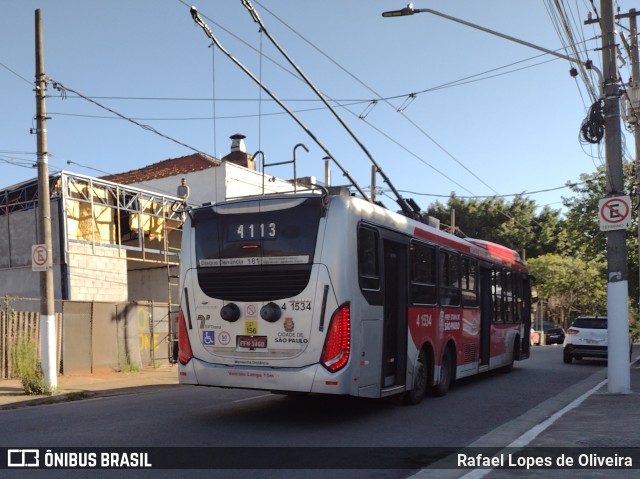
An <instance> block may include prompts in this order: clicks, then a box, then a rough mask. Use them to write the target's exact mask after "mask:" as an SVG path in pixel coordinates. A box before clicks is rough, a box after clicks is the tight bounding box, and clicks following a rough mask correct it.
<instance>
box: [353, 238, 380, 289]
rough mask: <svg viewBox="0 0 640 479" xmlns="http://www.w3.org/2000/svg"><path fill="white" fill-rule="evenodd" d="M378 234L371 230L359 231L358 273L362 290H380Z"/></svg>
mask: <svg viewBox="0 0 640 479" xmlns="http://www.w3.org/2000/svg"><path fill="white" fill-rule="evenodd" d="M379 265H380V262H379V259H378V232H377V231H375V230H372V229H369V228H360V230H359V231H358V271H359V276H360V287H361V288H362V289H369V290H379V289H380V267H379Z"/></svg>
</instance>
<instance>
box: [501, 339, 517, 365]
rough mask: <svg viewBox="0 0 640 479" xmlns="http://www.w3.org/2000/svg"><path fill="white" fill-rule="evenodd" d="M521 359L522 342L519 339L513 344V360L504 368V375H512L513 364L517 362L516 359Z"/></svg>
mask: <svg viewBox="0 0 640 479" xmlns="http://www.w3.org/2000/svg"><path fill="white" fill-rule="evenodd" d="M517 357H520V341H519V339H518V338H516V340H515V341H514V342H513V351H511V360H510V361H509V363H508V364H507V365H506V366H504V367H503V368H502V372H503V373H510V372H511V371H513V364H514V363H515V362H516V358H517Z"/></svg>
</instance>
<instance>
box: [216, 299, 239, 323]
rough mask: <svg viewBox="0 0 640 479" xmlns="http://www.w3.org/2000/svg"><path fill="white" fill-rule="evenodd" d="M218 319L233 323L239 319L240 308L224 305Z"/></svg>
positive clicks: (233, 305)
mask: <svg viewBox="0 0 640 479" xmlns="http://www.w3.org/2000/svg"><path fill="white" fill-rule="evenodd" d="M220 317H221V318H222V319H224V320H225V321H229V322H230V323H233V322H235V321H237V320H238V319H240V308H238V305H237V304H236V303H228V304H225V305H224V306H223V307H222V309H221V310H220Z"/></svg>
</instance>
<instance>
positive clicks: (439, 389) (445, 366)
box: [431, 348, 453, 397]
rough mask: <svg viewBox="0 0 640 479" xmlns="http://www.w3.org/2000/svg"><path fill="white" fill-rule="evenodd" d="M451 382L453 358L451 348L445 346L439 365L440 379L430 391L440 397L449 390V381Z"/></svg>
mask: <svg viewBox="0 0 640 479" xmlns="http://www.w3.org/2000/svg"><path fill="white" fill-rule="evenodd" d="M452 382H453V358H452V357H451V349H449V348H445V350H444V353H443V354H442V362H441V366H440V381H439V382H438V384H434V385H433V386H432V388H431V392H432V394H433V395H434V396H436V397H441V396H444V395H445V394H447V392H449V388H450V387H451V383H452Z"/></svg>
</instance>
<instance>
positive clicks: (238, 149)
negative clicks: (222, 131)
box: [222, 133, 256, 171]
mask: <svg viewBox="0 0 640 479" xmlns="http://www.w3.org/2000/svg"><path fill="white" fill-rule="evenodd" d="M229 138H230V139H231V152H229V154H228V155H227V156H225V157H224V158H222V161H227V162H229V163H233V164H236V165H239V166H242V167H244V168H248V169H250V170H253V171H255V169H256V161H255V160H252V159H251V156H252V155H249V154H247V148H246V146H245V144H244V139H245V138H246V136H244V135H242V134H240V133H236V134H235V135H231V136H230V137H229Z"/></svg>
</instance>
